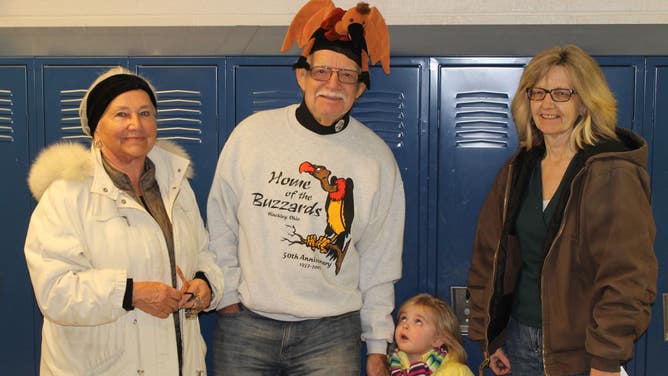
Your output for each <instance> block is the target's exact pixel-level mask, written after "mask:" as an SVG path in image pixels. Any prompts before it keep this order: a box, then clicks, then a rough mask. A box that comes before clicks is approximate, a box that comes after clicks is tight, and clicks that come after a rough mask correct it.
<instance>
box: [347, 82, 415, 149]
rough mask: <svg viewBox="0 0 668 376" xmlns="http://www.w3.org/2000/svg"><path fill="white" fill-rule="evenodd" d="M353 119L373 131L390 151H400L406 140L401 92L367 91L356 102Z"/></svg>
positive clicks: (404, 99)
mask: <svg viewBox="0 0 668 376" xmlns="http://www.w3.org/2000/svg"><path fill="white" fill-rule="evenodd" d="M352 115H353V117H355V118H356V119H357V120H359V121H361V122H362V123H363V124H364V125H366V126H368V127H369V128H371V129H373V131H374V132H376V134H377V135H378V136H380V138H382V139H383V140H384V141H385V142H386V143H387V144H388V145H389V146H390V148H392V149H402V148H403V147H404V142H405V141H404V140H405V138H406V96H405V94H404V93H402V92H397V91H382V90H373V91H367V92H365V93H364V95H363V96H362V97H361V98H360V99H359V100H358V101H357V103H356V104H355V106H354V107H353V111H352Z"/></svg>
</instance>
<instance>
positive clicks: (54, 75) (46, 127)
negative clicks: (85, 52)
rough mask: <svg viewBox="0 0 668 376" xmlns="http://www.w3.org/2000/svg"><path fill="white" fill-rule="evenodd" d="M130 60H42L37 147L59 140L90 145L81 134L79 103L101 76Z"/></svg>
mask: <svg viewBox="0 0 668 376" xmlns="http://www.w3.org/2000/svg"><path fill="white" fill-rule="evenodd" d="M118 65H121V66H126V67H127V65H128V64H127V59H123V58H110V59H92V58H91V59H38V62H37V68H38V72H37V82H38V83H40V85H36V86H37V93H36V94H37V99H38V102H37V110H38V111H37V116H38V118H37V129H36V131H37V135H38V140H37V143H38V145H37V147H39V148H42V147H44V146H46V145H49V144H51V143H53V142H56V141H59V140H68V141H79V142H85V143H88V142H89V141H88V137H87V136H85V135H84V134H83V132H82V131H81V124H80V123H79V104H81V99H82V98H83V96H84V94H86V90H87V89H88V87H89V86H90V85H91V84H92V83H93V81H94V80H95V79H96V78H97V76H99V75H100V74H101V73H103V72H105V71H107V70H109V69H110V68H112V67H114V66H118Z"/></svg>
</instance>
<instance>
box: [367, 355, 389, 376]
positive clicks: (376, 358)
mask: <svg viewBox="0 0 668 376" xmlns="http://www.w3.org/2000/svg"><path fill="white" fill-rule="evenodd" d="M366 374H367V376H390V370H389V369H388V368H387V357H386V356H385V355H383V354H369V355H367V357H366Z"/></svg>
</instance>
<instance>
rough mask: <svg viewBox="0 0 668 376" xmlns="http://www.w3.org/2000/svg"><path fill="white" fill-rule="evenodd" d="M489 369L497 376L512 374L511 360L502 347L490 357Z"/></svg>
mask: <svg viewBox="0 0 668 376" xmlns="http://www.w3.org/2000/svg"><path fill="white" fill-rule="evenodd" d="M489 368H491V369H492V372H494V374H495V375H507V374H509V373H510V372H511V369H510V360H509V359H508V356H506V353H504V352H503V350H502V349H501V348H500V347H499V348H498V349H496V351H495V352H494V354H492V355H491V356H490V357H489Z"/></svg>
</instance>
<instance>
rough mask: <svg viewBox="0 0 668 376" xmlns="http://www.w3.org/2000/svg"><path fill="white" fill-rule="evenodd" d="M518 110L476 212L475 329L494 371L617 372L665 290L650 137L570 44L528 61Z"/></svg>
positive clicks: (472, 330) (517, 98)
mask: <svg viewBox="0 0 668 376" xmlns="http://www.w3.org/2000/svg"><path fill="white" fill-rule="evenodd" d="M512 112H513V118H514V120H515V124H516V125H517V130H518V133H519V139H520V147H519V150H518V151H517V152H516V153H515V155H513V157H512V158H511V159H510V160H509V161H508V162H507V163H506V164H505V165H504V166H503V167H502V169H501V171H500V172H499V174H498V176H497V178H496V181H495V182H494V184H493V185H492V187H491V189H490V192H489V194H488V196H487V199H486V201H485V203H484V204H483V207H482V210H481V212H480V217H479V219H478V230H477V234H476V238H475V243H474V250H473V259H472V262H471V267H470V270H469V282H468V284H469V286H468V287H469V290H470V293H471V321H470V323H469V331H470V334H469V336H470V338H471V339H473V340H477V341H480V342H481V343H482V346H483V350H484V352H485V355H486V356H488V359H487V360H488V361H489V365H490V367H491V368H492V370H493V371H494V372H495V373H496V374H497V375H505V374H508V373H510V372H512V373H513V375H539V374H543V373H547V374H553V375H576V374H577V375H581V374H582V375H592V376H593V375H619V374H620V366H621V365H622V364H623V363H624V362H626V361H627V360H629V359H630V358H631V356H632V349H633V343H634V341H635V340H636V339H637V338H638V337H639V336H640V335H641V334H642V333H643V332H644V331H645V330H646V329H647V325H648V323H649V319H650V305H651V304H652V302H653V301H654V298H655V294H656V278H657V262H656V258H655V256H654V249H653V243H654V237H655V231H656V230H655V225H654V220H653V217H652V209H651V206H650V205H651V203H650V183H649V176H648V174H647V171H646V169H645V165H646V163H647V143H646V142H645V141H644V140H643V139H642V138H641V137H639V136H638V135H636V134H634V133H633V132H631V131H629V130H626V129H621V128H617V127H616V124H617V107H616V101H615V99H614V96H613V95H612V93H611V91H610V88H609V87H608V84H607V82H606V80H605V77H604V75H603V72H602V71H601V69H600V67H599V66H598V64H596V62H595V61H594V60H593V59H592V58H591V57H590V56H589V55H587V54H586V53H585V52H584V51H583V50H582V49H580V48H578V47H576V46H573V45H566V46H563V47H553V48H549V49H547V50H544V51H542V52H540V53H539V54H538V55H536V56H535V57H534V58H533V59H532V60H531V61H530V62H529V64H528V65H527V67H526V69H525V70H524V73H523V75H522V78H521V79H520V84H519V88H518V89H517V93H516V94H515V98H514V100H513V104H512ZM504 345H505V349H504V348H503V346H504Z"/></svg>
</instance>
